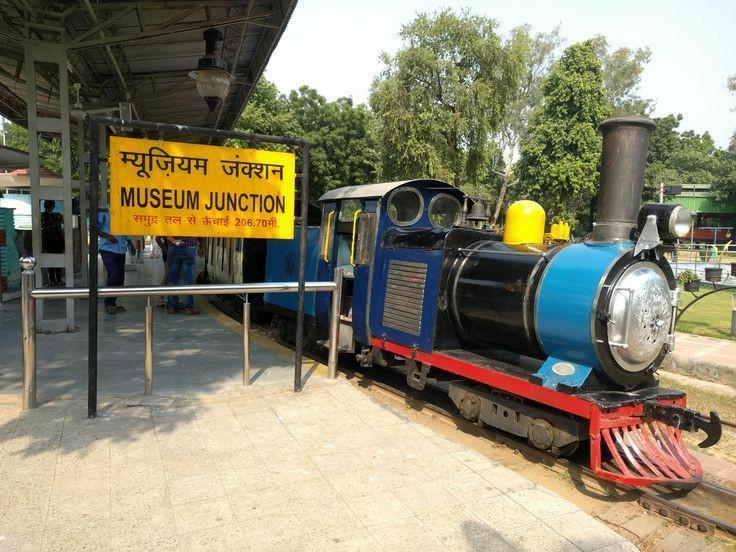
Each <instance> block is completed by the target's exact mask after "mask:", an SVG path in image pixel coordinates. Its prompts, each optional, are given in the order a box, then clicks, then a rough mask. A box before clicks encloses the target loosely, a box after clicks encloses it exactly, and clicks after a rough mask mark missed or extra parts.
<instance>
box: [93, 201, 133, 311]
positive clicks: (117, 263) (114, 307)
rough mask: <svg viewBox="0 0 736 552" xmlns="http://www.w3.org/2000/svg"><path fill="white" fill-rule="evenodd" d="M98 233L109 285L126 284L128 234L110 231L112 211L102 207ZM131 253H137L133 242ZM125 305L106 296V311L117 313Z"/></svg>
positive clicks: (123, 308)
mask: <svg viewBox="0 0 736 552" xmlns="http://www.w3.org/2000/svg"><path fill="white" fill-rule="evenodd" d="M97 226H98V233H99V235H100V246H99V247H100V256H101V257H102V263H103V264H104V265H105V272H107V282H106V285H107V286H108V287H117V286H122V285H124V284H125V253H126V251H127V249H128V241H129V238H128V236H123V235H120V234H118V235H113V234H111V233H110V212H109V210H108V209H100V213H99V215H98V217H97ZM131 254H132V255H135V246H134V245H133V243H132V242H131ZM124 310H125V307H123V306H122V305H118V303H117V297H105V312H106V313H107V314H117V313H119V312H123V311H124Z"/></svg>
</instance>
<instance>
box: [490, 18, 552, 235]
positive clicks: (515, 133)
mask: <svg viewBox="0 0 736 552" xmlns="http://www.w3.org/2000/svg"><path fill="white" fill-rule="evenodd" d="M559 31H560V29H559V27H556V28H554V29H553V30H552V31H550V32H547V33H536V34H534V35H532V33H531V28H530V26H529V25H524V26H522V27H518V28H516V29H514V31H513V32H512V38H511V42H510V47H511V48H512V49H514V50H516V51H517V52H519V55H520V56H521V57H522V59H523V71H522V74H521V78H520V79H519V86H518V87H517V88H516V90H515V92H514V94H513V97H512V99H511V101H510V102H509V105H508V107H507V109H506V113H505V115H504V118H503V122H502V123H501V125H500V127H499V130H498V132H497V133H496V134H495V136H494V143H495V148H494V150H493V154H492V155H491V161H490V174H491V176H492V177H495V180H496V183H497V184H496V185H493V184H494V182H493V181H491V183H492V185H491V186H489V191H488V199H490V198H492V197H495V200H496V207H495V209H494V212H493V216H492V219H491V222H492V224H494V225H495V224H496V223H497V222H498V219H499V217H500V214H501V209H502V208H503V205H504V204H505V202H506V194H507V191H508V189H509V187H510V186H512V185H513V184H514V183H515V182H516V177H515V175H514V170H513V169H514V162H515V161H516V159H517V158H518V155H519V144H520V143H521V142H522V141H526V140H527V138H528V131H529V124H530V122H531V119H532V115H533V114H534V112H535V111H536V110H537V108H538V107H539V105H540V104H541V103H542V87H543V85H544V82H545V80H546V78H547V75H548V74H549V70H550V67H551V66H552V64H553V63H554V59H555V52H556V51H557V49H558V48H559V47H560V45H561V44H562V38H561V37H560V33H559ZM496 190H497V193H494V192H496Z"/></svg>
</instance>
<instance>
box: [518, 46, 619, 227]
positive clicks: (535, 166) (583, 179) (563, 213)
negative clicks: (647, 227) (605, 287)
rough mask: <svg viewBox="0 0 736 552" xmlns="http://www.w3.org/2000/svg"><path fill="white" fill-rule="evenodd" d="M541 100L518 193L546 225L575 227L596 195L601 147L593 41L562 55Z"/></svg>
mask: <svg viewBox="0 0 736 552" xmlns="http://www.w3.org/2000/svg"><path fill="white" fill-rule="evenodd" d="M543 95H544V99H543V104H542V106H541V108H540V110H539V112H538V114H537V116H536V118H535V120H534V122H533V124H532V126H531V128H530V133H529V134H530V135H529V138H528V139H527V140H525V141H524V142H523V143H522V146H521V157H520V159H519V162H518V164H517V171H518V172H517V175H518V178H519V188H520V190H521V191H522V193H523V194H524V195H525V196H526V197H529V198H530V199H534V200H536V201H538V202H539V203H541V204H542V206H543V207H544V208H545V209H546V210H547V213H548V215H549V218H550V219H551V220H568V221H570V222H573V223H574V222H575V221H576V217H577V214H578V213H580V212H582V211H583V210H587V206H588V205H589V202H590V199H591V198H592V197H593V195H594V194H595V192H596V189H597V184H598V163H599V159H600V154H601V147H602V142H601V135H600V133H599V132H598V125H599V124H600V123H601V121H603V119H605V117H606V116H607V115H608V111H609V108H608V105H607V102H606V96H605V93H604V91H603V80H602V74H601V64H600V61H599V60H598V58H597V57H596V55H595V43H594V42H593V41H592V40H588V41H586V42H581V43H578V44H573V45H572V46H570V47H568V48H567V49H566V50H565V51H564V52H563V54H562V57H561V58H560V60H559V61H558V62H557V63H556V64H555V65H554V66H553V68H552V70H551V72H550V74H549V77H548V79H547V81H546V82H545V84H544V87H543Z"/></svg>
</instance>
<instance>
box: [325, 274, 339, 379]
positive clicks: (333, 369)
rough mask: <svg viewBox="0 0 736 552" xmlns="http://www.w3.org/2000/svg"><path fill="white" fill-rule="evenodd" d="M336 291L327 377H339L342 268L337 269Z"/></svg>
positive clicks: (331, 317)
mask: <svg viewBox="0 0 736 552" xmlns="http://www.w3.org/2000/svg"><path fill="white" fill-rule="evenodd" d="M334 281H335V290H334V291H333V292H332V308H331V309H330V351H329V354H328V357H327V377H328V378H332V379H334V378H336V377H337V353H338V352H339V350H340V304H341V303H342V268H335V277H334Z"/></svg>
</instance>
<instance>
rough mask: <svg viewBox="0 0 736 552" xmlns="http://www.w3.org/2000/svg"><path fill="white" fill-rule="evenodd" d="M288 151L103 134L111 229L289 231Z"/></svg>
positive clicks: (228, 233) (203, 233) (232, 234)
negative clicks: (106, 138)
mask: <svg viewBox="0 0 736 552" xmlns="http://www.w3.org/2000/svg"><path fill="white" fill-rule="evenodd" d="M294 166H295V165H294V154H293V153H284V152H279V151H262V150H253V149H239V148H226V147H218V146H204V145H200V144H185V143H183V142H164V141H160V140H142V139H138V138H122V137H118V136H113V137H111V138H110V226H111V231H112V233H113V234H127V235H135V236H141V235H153V236H196V237H226V238H236V237H243V238H277V239H291V238H293V237H294V178H295V170H294Z"/></svg>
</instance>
